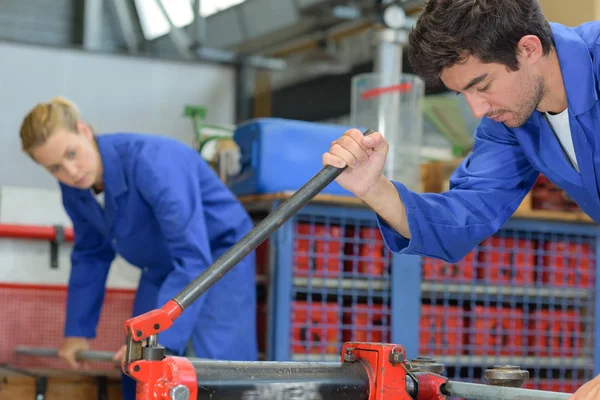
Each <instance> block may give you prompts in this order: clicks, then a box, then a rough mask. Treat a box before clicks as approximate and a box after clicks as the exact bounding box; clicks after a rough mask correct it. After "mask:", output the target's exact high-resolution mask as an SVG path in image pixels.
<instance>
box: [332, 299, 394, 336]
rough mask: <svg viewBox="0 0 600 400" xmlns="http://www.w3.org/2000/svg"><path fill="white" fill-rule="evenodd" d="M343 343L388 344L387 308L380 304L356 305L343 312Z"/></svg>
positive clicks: (388, 319)
mask: <svg viewBox="0 0 600 400" xmlns="http://www.w3.org/2000/svg"><path fill="white" fill-rule="evenodd" d="M343 318H344V325H346V328H345V329H344V332H343V338H344V342H376V343H390V341H391V323H390V311H389V307H387V306H383V305H381V304H374V305H371V306H369V305H368V304H356V305H354V306H353V307H352V308H349V309H348V310H347V311H346V312H344V317H343Z"/></svg>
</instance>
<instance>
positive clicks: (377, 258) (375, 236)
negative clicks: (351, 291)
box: [358, 228, 391, 276]
mask: <svg viewBox="0 0 600 400" xmlns="http://www.w3.org/2000/svg"><path fill="white" fill-rule="evenodd" d="M359 237H360V239H361V244H360V245H359V246H358V253H359V254H358V255H359V261H358V272H359V273H361V274H368V275H371V276H382V275H384V274H385V273H387V272H388V270H389V267H390V263H391V255H390V253H389V252H387V251H386V246H385V242H384V241H383V236H382V235H381V231H380V230H379V228H361V229H360V231H359Z"/></svg>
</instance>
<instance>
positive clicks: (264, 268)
mask: <svg viewBox="0 0 600 400" xmlns="http://www.w3.org/2000/svg"><path fill="white" fill-rule="evenodd" d="M255 253H256V275H257V276H261V275H267V274H268V272H269V239H266V240H265V241H264V242H262V243H261V244H260V245H259V246H258V247H257V248H256V251H255Z"/></svg>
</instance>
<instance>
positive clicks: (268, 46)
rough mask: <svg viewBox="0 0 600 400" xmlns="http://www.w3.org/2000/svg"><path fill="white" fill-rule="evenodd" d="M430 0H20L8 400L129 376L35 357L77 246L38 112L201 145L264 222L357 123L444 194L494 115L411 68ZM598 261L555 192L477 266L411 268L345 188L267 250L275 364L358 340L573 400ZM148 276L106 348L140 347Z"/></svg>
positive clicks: (534, 199)
mask: <svg viewBox="0 0 600 400" xmlns="http://www.w3.org/2000/svg"><path fill="white" fill-rule="evenodd" d="M541 4H542V7H543V10H544V12H545V14H546V17H547V18H548V19H549V20H552V21H556V22H561V23H564V24H567V25H576V24H580V23H583V22H585V21H589V20H595V19H598V18H600V1H597V0H594V1H589V0H573V1H570V2H566V3H565V2H557V1H554V0H542V1H541ZM421 5H422V1H418V0H414V1H413V0H403V1H385V0H245V1H244V0H52V1H51V0H0V54H1V57H0V59H1V62H0V93H1V96H0V128H1V132H0V133H1V135H0V140H1V141H2V146H0V159H1V160H2V162H3V166H4V167H3V168H2V169H0V236H1V239H0V299H1V303H0V304H2V311H0V315H1V318H0V320H2V323H1V324H0V374H1V375H2V380H0V399H11V400H20V399H33V398H36V399H38V400H42V399H45V398H47V399H59V398H61V399H62V398H69V399H79V398H81V399H84V398H85V399H90V398H96V396H97V398H98V399H101V398H102V399H107V398H108V399H111V400H112V399H118V398H120V392H119V391H120V386H119V384H118V379H119V378H120V374H119V369H118V366H116V365H114V364H111V363H110V362H98V363H96V364H92V368H91V369H90V370H88V371H72V370H69V369H68V368H67V367H66V365H65V364H64V363H62V361H60V360H58V359H56V358H53V357H40V356H34V355H31V354H28V353H27V351H26V350H27V349H31V348H32V347H35V348H43V349H56V348H57V346H58V345H59V344H60V340H61V339H62V329H63V322H64V301H65V296H66V284H67V280H68V276H69V269H70V266H69V255H70V251H71V243H72V240H73V232H72V230H71V221H70V219H69V218H68V217H67V215H66V213H65V211H64V210H63V208H62V203H61V198H60V191H59V189H58V187H57V185H56V182H55V181H54V179H53V178H52V177H51V176H50V175H49V174H48V173H47V172H45V171H43V169H41V168H39V167H37V166H36V165H34V163H32V162H31V160H30V159H29V158H28V157H27V156H26V155H24V154H23V153H22V152H21V151H20V143H19V136H18V131H19V126H20V123H21V121H22V118H23V116H24V115H25V113H26V112H27V111H28V110H29V109H30V108H31V107H32V106H33V105H34V104H36V103H38V102H41V101H45V100H48V99H50V98H52V97H54V96H65V97H67V98H69V99H71V100H73V101H74V102H75V103H76V104H77V105H78V106H79V108H80V109H81V110H82V112H83V116H84V118H85V120H86V121H88V122H90V123H91V124H92V125H93V126H94V127H95V129H96V130H98V131H99V132H100V133H102V132H116V131H133V132H146V133H153V134H160V135H166V136H170V137H173V138H175V139H177V140H180V141H182V142H184V143H187V144H189V145H190V146H194V147H195V148H197V150H198V152H199V153H200V154H201V156H202V157H204V158H205V159H206V160H208V161H209V162H210V163H211V165H212V166H213V167H214V168H215V171H216V172H217V173H218V174H219V176H220V177H221V178H222V179H223V181H225V182H226V183H227V184H228V185H229V186H230V188H231V189H232V190H233V192H234V193H235V194H236V195H237V196H238V197H239V198H240V199H241V200H242V201H243V204H244V205H245V206H246V207H247V209H248V210H249V212H250V213H251V215H252V217H253V218H254V220H255V221H260V220H261V219H262V218H264V217H265V216H266V215H267V214H268V213H269V212H270V211H272V210H273V209H275V208H276V207H277V206H278V205H279V204H281V202H282V201H284V200H285V199H287V198H288V197H289V195H290V193H292V192H293V191H294V190H295V189H297V188H299V187H300V186H301V185H302V184H303V183H305V182H306V181H307V180H308V179H309V178H310V177H311V176H312V175H313V174H314V173H316V172H317V171H318V170H319V169H320V157H321V154H322V153H323V152H324V151H326V150H327V148H328V145H329V143H330V141H331V140H333V139H332V138H335V137H337V136H338V135H339V134H341V133H342V132H343V131H344V130H345V129H346V128H347V127H350V126H358V127H375V128H378V129H382V127H383V128H387V129H382V131H384V132H386V136H389V140H390V142H391V144H392V146H394V145H395V146H397V143H403V144H404V145H403V146H398V147H397V148H396V147H393V151H395V152H396V153H395V154H396V156H395V157H394V160H395V161H393V162H390V163H389V164H388V165H387V166H386V173H387V174H389V175H390V176H394V177H396V178H398V179H400V180H402V181H404V182H407V183H408V184H410V185H411V187H413V188H414V189H415V190H423V191H432V192H439V191H442V190H444V188H446V187H447V184H448V177H449V175H450V174H451V172H452V171H453V169H454V167H455V166H456V165H457V164H458V162H460V160H461V158H462V157H464V155H466V154H467V153H468V152H469V150H470V146H471V143H472V131H473V129H474V127H475V126H476V124H477V122H478V121H477V120H476V119H474V118H473V117H472V115H471V114H470V111H469V109H468V107H467V105H466V103H465V102H464V100H463V99H462V98H460V97H457V96H454V95H449V94H448V93H444V92H443V91H439V90H437V91H436V90H432V89H431V88H428V87H423V85H422V84H421V83H420V82H419V80H417V79H415V78H414V76H412V74H411V72H412V71H411V68H410V66H409V65H408V62H407V61H406V56H405V51H406V42H405V41H406V35H407V33H408V31H409V30H410V28H411V26H412V24H413V23H414V20H415V18H416V17H417V16H418V12H419V7H420V6H421ZM281 129H283V131H279V130H281ZM258 132H260V134H259V133H258ZM315 132H318V133H320V135H316V134H315ZM252 155H254V156H255V158H252ZM285 171H288V172H289V171H294V174H293V176H289V175H288V173H285ZM248 174H250V176H249V175H248ZM599 246H600V230H599V229H598V227H597V225H595V224H594V223H592V221H591V220H590V219H589V218H587V217H586V216H585V215H583V213H582V212H580V211H579V209H578V208H577V207H576V206H575V205H574V204H573V203H572V202H570V200H569V199H568V198H567V197H566V196H565V195H564V193H562V192H561V191H560V190H558V189H556V188H555V187H553V186H552V185H551V184H550V183H549V182H547V181H546V180H544V178H543V177H541V178H540V180H539V181H538V183H537V184H536V186H535V188H534V190H533V191H532V192H531V193H530V194H529V195H528V197H527V198H526V199H525V201H524V202H523V204H522V205H521V207H520V208H519V210H518V212H517V213H516V214H515V216H514V218H512V219H511V220H510V221H509V222H508V223H507V224H506V225H505V226H504V227H503V228H502V230H501V231H500V232H498V234H496V235H494V236H493V237H491V238H489V239H487V240H486V241H485V242H483V243H481V245H480V246H479V247H478V248H477V249H476V250H474V251H473V252H472V253H471V254H469V255H468V256H467V257H466V258H464V259H463V260H462V261H460V262H459V263H457V264H456V265H448V264H446V263H443V262H441V261H438V260H433V259H427V258H420V257H407V256H402V257H400V256H392V255H390V254H389V253H388V252H387V250H386V249H385V246H384V244H383V241H382V239H381V236H380V235H379V231H378V230H377V227H376V221H375V216H374V214H373V213H372V212H370V211H369V210H368V209H366V208H364V207H363V206H362V204H360V203H359V202H357V201H356V200H355V199H354V198H352V197H350V196H349V195H348V193H346V192H344V191H343V190H342V189H341V188H340V187H338V186H336V185H331V186H330V187H328V189H327V190H326V191H325V192H324V193H323V194H322V195H320V196H319V197H318V198H317V199H315V201H313V202H311V204H310V205H308V206H306V207H305V208H303V209H302V211H301V212H300V213H298V214H297V215H295V216H294V217H293V218H292V219H291V220H290V222H289V223H286V224H285V225H284V226H283V227H282V228H281V229H280V230H278V231H277V232H276V233H274V234H273V236H272V237H271V238H270V239H269V240H268V241H267V242H265V243H264V244H263V245H261V246H260V248H259V249H258V250H257V253H256V257H257V294H258V299H259V306H258V313H257V323H258V325H257V328H258V336H259V340H260V343H259V347H260V357H261V359H263V360H276V361H282V360H339V357H340V351H341V346H342V344H343V343H344V342H347V341H369V342H370V341H373V342H391V343H400V344H402V345H403V346H405V348H406V350H407V353H408V354H407V355H408V356H409V357H411V358H415V357H417V356H419V355H423V356H429V357H432V358H434V359H435V360H437V361H439V362H442V363H444V365H445V367H446V369H445V372H444V373H445V374H446V375H447V376H449V377H452V378H456V379H461V380H466V381H469V382H481V381H482V380H483V377H482V370H483V369H485V368H487V367H490V366H492V365H495V364H512V365H518V366H520V367H521V368H524V369H527V370H529V371H530V379H529V381H528V382H527V383H526V386H527V387H530V388H537V389H544V390H551V391H561V392H572V391H574V390H575V389H576V388H577V387H579V386H580V385H581V384H582V383H583V382H585V381H587V380H589V379H591V378H592V377H593V376H595V375H596V374H597V373H598V372H600V356H599V354H600V353H598V351H597V349H598V348H599V346H598V345H597V344H596V340H598V339H599V336H598V333H599V330H598V328H597V327H596V325H595V315H596V310H597V309H598V306H597V298H596V285H597V282H596V279H597V278H596V267H597V260H596V254H597V250H598V248H599ZM138 276H139V271H138V270H137V269H134V268H133V267H131V266H129V265H128V264H127V263H126V262H125V261H123V260H122V259H119V258H118V259H117V260H116V261H115V265H114V266H113V267H112V268H111V271H110V275H109V280H108V284H107V295H106V299H105V306H104V309H103V312H102V316H101V323H100V327H99V331H98V337H97V339H95V340H94V341H93V342H92V343H93V348H94V349H95V350H99V351H115V350H116V349H117V348H118V347H119V346H120V345H121V343H122V342H123V335H122V333H123V322H124V320H125V319H127V318H128V317H129V314H130V310H131V303H132V299H133V295H134V290H135V288H136V287H137V286H136V285H137V282H138ZM40 396H42V397H40Z"/></svg>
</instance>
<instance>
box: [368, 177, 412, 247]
mask: <svg viewBox="0 0 600 400" xmlns="http://www.w3.org/2000/svg"><path fill="white" fill-rule="evenodd" d="M361 200H362V201H364V202H365V203H366V204H367V205H368V206H369V207H371V209H373V211H375V212H376V213H377V214H378V215H379V216H380V217H381V218H383V219H384V220H385V221H386V222H387V223H388V224H389V225H390V226H391V227H392V229H394V230H395V231H396V232H398V233H399V234H400V235H402V236H404V237H405V238H406V239H410V232H409V230H408V219H407V218H406V208H405V207H404V203H403V202H402V199H400V195H399V194H398V190H396V187H395V186H394V184H393V183H392V182H391V181H390V180H389V179H388V178H386V177H385V176H384V175H381V176H380V177H379V181H378V182H377V183H376V184H375V185H374V186H373V187H372V188H371V189H370V190H369V191H368V192H367V193H366V194H365V195H364V196H362V197H361Z"/></svg>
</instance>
